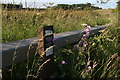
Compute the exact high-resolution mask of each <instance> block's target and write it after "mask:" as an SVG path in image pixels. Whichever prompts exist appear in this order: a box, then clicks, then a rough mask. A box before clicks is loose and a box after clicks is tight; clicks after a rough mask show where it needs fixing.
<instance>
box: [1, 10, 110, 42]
mask: <svg viewBox="0 0 120 80" xmlns="http://www.w3.org/2000/svg"><path fill="white" fill-rule="evenodd" d="M111 12H112V10H52V9H48V10H44V11H37V10H34V11H28V10H10V11H7V10H3V11H2V26H3V27H2V31H3V32H2V38H3V43H7V42H11V41H17V40H22V39H27V38H32V37H36V36H37V29H38V28H39V27H43V26H45V25H53V26H54V32H55V33H61V32H66V31H74V30H79V29H82V28H83V26H81V24H84V23H86V24H88V25H90V26H91V27H94V26H99V25H105V24H107V23H109V22H110V16H111ZM104 13H108V14H104Z"/></svg>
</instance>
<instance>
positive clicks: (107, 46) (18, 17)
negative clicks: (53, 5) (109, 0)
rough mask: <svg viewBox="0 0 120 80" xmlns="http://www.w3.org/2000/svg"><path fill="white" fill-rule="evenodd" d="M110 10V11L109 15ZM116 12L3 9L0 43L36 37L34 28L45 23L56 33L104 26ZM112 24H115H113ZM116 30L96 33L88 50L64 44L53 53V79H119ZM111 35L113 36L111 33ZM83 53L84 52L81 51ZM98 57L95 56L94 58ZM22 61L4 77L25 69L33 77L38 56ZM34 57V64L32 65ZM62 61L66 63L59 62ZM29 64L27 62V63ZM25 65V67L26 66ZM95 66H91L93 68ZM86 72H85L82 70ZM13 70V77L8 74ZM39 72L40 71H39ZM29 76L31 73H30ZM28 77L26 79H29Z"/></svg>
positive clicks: (22, 74) (20, 75) (21, 75)
mask: <svg viewBox="0 0 120 80" xmlns="http://www.w3.org/2000/svg"><path fill="white" fill-rule="evenodd" d="M111 13H112V14H111ZM114 15H115V12H114V11H113V10H82V11H72V10H66V11H65V10H51V9H48V10H45V11H27V10H25V11H23V10H21V11H16V10H13V11H6V10H3V17H2V18H3V22H2V24H3V33H2V35H3V43H7V42H10V41H16V40H21V39H26V38H30V37H36V36H37V28H38V27H42V26H44V25H53V26H54V31H55V33H60V32H66V31H73V30H78V29H82V28H84V27H83V26H81V24H83V23H87V24H88V25H90V26H91V27H94V26H98V25H104V24H107V23H109V22H114V21H115V17H114ZM113 26H115V25H113ZM118 30H119V29H118V28H117V27H116V28H115V27H110V29H109V28H107V29H105V30H104V31H103V33H102V34H101V35H99V36H98V35H96V36H94V37H92V38H90V39H89V40H88V49H87V50H86V51H85V52H83V53H82V52H80V51H77V50H76V51H74V50H73V45H70V46H67V47H66V48H62V49H60V50H58V51H57V52H55V54H57V55H58V56H56V63H57V70H56V72H55V73H54V74H53V76H52V77H53V78H71V79H73V78H79V79H83V78H87V79H88V80H89V79H90V78H91V79H100V78H116V79H117V78H118V77H119V75H118V73H119V70H118V64H117V63H118V61H119V56H118V52H119V47H118V46H117V44H118V42H119V41H118V40H117V39H118V35H117V33H118V32H119V31H118ZM111 34H112V35H111ZM84 53H85V54H84ZM88 54H91V56H90V62H92V64H90V66H92V69H91V70H88V69H87V67H88V66H89V65H87V63H88V58H87V55H88ZM96 56H97V57H96ZM35 58H38V59H32V61H31V60H29V62H28V61H25V62H23V63H21V64H17V65H16V64H14V65H13V66H14V68H13V70H11V67H10V68H8V69H6V70H4V71H3V78H4V79H7V78H11V79H12V78H13V79H16V78H19V79H23V78H26V77H27V75H29V74H27V73H28V71H27V69H28V70H30V75H33V76H36V72H38V69H39V67H40V66H38V65H39V63H40V62H39V61H40V60H39V59H40V58H39V57H36V56H35ZM33 60H35V62H34V63H35V64H34V65H33ZM62 60H64V61H66V62H67V64H65V65H62V64H61V61H62ZM27 63H28V64H27ZM27 65H28V68H26V66H27ZM93 66H94V68H93ZM86 70H88V72H86V73H85V71H86ZM11 73H13V76H11V75H10V74H11ZM39 75H40V74H39ZM31 77H32V76H31ZM32 78H33V77H32ZM28 79H29V78H28Z"/></svg>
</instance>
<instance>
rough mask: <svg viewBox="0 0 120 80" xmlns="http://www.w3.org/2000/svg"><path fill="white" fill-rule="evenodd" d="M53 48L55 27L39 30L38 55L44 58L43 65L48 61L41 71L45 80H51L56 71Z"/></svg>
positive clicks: (41, 75)
mask: <svg viewBox="0 0 120 80" xmlns="http://www.w3.org/2000/svg"><path fill="white" fill-rule="evenodd" d="M53 46H54V44H53V26H45V27H43V28H40V29H38V54H39V55H40V56H41V57H42V58H43V61H42V62H41V65H42V64H44V62H45V61H47V62H46V63H45V64H44V65H43V67H42V70H41V71H40V77H42V78H43V79H44V78H49V77H50V76H51V75H52V74H53V72H54V70H55V69H54V68H55V63H54V53H53V49H54V47H53Z"/></svg>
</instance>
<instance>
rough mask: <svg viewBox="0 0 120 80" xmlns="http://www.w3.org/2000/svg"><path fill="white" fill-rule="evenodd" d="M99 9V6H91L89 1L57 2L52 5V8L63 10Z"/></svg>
mask: <svg viewBox="0 0 120 80" xmlns="http://www.w3.org/2000/svg"><path fill="white" fill-rule="evenodd" d="M86 8H87V9H101V8H99V7H95V6H93V5H92V4H91V3H86V4H72V5H69V4H58V5H57V6H54V9H64V10H69V9H72V10H83V9H86Z"/></svg>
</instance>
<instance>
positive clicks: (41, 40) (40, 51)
mask: <svg viewBox="0 0 120 80" xmlns="http://www.w3.org/2000/svg"><path fill="white" fill-rule="evenodd" d="M44 50H45V49H44V28H39V29H38V48H37V52H38V54H39V55H40V56H41V57H43V55H45V52H44Z"/></svg>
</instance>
